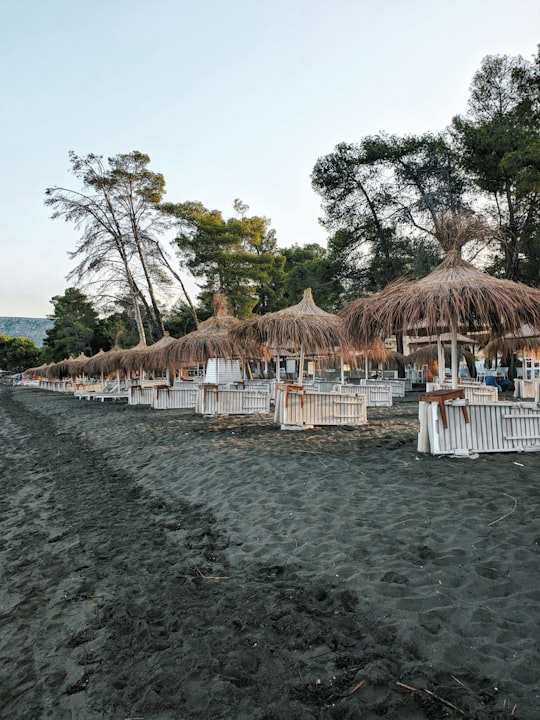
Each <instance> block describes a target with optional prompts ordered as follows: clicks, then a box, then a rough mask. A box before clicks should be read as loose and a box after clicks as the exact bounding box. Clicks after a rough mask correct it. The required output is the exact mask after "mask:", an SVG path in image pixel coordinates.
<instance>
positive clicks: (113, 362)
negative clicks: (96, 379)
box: [85, 345, 125, 376]
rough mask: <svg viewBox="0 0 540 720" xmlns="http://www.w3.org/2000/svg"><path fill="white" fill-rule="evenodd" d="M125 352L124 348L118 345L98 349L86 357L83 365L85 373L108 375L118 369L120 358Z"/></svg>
mask: <svg viewBox="0 0 540 720" xmlns="http://www.w3.org/2000/svg"><path fill="white" fill-rule="evenodd" d="M123 353H125V350H124V349H123V348H121V347H119V346H118V345H115V347H113V348H111V350H107V351H105V352H104V351H103V350H100V351H99V352H98V353H96V354H95V355H92V357H91V358H89V359H88V362H87V363H86V365H85V371H86V374H87V375H92V376H96V375H100V374H103V375H110V374H111V373H114V372H116V371H117V370H119V369H120V359H121V357H122V355H123Z"/></svg>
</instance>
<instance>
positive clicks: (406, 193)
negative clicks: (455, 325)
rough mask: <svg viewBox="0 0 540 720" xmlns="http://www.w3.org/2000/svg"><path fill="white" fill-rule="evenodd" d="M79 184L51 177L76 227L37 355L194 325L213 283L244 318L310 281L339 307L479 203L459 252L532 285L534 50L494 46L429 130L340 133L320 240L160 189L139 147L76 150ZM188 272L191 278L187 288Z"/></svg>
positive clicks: (537, 213) (429, 254) (406, 268)
mask: <svg viewBox="0 0 540 720" xmlns="http://www.w3.org/2000/svg"><path fill="white" fill-rule="evenodd" d="M70 161H71V170H72V174H73V175H74V177H75V178H76V179H77V180H78V181H79V183H80V185H81V188H80V189H79V190H72V189H69V188H61V187H51V188H48V189H47V190H46V204H47V205H48V206H50V207H51V208H52V210H53V215H52V217H53V218H62V219H64V220H65V221H67V222H69V223H72V224H74V226H75V227H76V228H77V229H78V230H80V232H81V236H80V240H79V242H78V244H77V247H76V248H75V249H74V250H73V252H72V253H71V257H72V258H73V259H74V260H76V261H77V264H76V266H75V268H74V270H73V271H72V272H71V273H70V275H69V276H68V281H72V283H73V287H70V288H68V289H67V290H66V291H65V294H64V295H63V296H56V297H54V298H53V299H52V304H53V306H54V313H53V314H52V315H51V316H50V317H51V319H52V320H53V321H54V326H53V327H52V328H51V329H50V330H49V331H48V333H47V339H46V342H45V348H44V360H45V361H57V360H60V359H62V358H64V357H66V356H67V355H70V354H71V355H73V354H78V353H79V352H84V353H86V354H92V353H95V352H97V351H98V350H99V349H100V348H102V349H108V348H109V347H111V346H113V345H115V344H121V345H123V346H124V347H125V346H128V345H133V344H136V343H137V342H139V341H143V342H153V341H156V340H158V339H159V338H160V337H162V336H163V334H164V332H166V331H168V332H170V333H171V334H172V335H174V336H179V335H183V334H185V333H187V332H189V331H190V330H193V329H195V328H196V327H197V326H198V323H199V322H200V321H201V320H204V319H205V318H206V317H208V316H209V315H210V314H211V299H212V296H213V293H214V292H216V291H219V292H221V293H223V294H225V295H226V297H227V299H228V303H229V309H230V311H231V312H232V313H234V314H235V315H237V316H238V317H240V318H245V317H249V316H250V315H252V314H262V313H266V312H270V311H273V310H278V309H280V308H283V307H286V306H288V305H291V304H294V303H296V302H298V301H299V300H300V298H301V295H302V292H303V290H304V288H306V287H311V288H312V289H313V294H314V296H315V298H316V300H317V304H318V305H319V306H320V307H322V308H324V309H326V310H329V311H335V310H337V309H339V308H340V307H342V306H343V304H344V303H345V302H346V301H347V300H349V299H351V298H353V297H358V296H362V295H365V294H369V293H372V292H376V291H378V290H380V289H382V288H383V287H385V285H387V284H388V283H389V282H391V281H393V280H395V279H396V278H398V277H400V276H403V275H410V276H413V277H420V276H423V275H425V274H427V273H428V272H429V271H430V270H432V269H433V267H434V266H435V265H436V264H437V263H438V262H439V261H440V259H441V248H440V246H439V245H438V243H437V242H436V240H435V238H436V237H437V226H438V222H439V219H440V218H441V217H443V216H444V214H445V213H447V212H448V211H459V212H471V213H475V214H477V215H481V216H482V218H483V219H484V220H485V221H487V222H488V223H489V224H490V226H491V227H492V229H493V232H492V234H491V236H490V237H489V238H488V239H487V241H486V239H485V237H483V238H482V242H478V243H477V244H476V245H474V244H472V246H471V248H470V250H469V252H470V253H472V254H473V255H474V258H475V262H476V263H477V264H482V265H483V267H484V268H485V269H486V270H488V272H490V273H492V274H494V275H496V276H498V277H505V278H509V279H512V280H520V281H522V282H525V283H528V284H530V285H535V286H536V285H538V282H539V277H540V233H539V230H540V52H539V53H538V54H537V55H536V57H534V58H533V60H532V61H526V60H524V59H523V58H521V57H507V56H488V57H486V58H485V59H484V60H483V62H482V65H481V67H480V69H479V70H478V71H477V73H476V74H475V76H474V78H473V80H472V84H471V87H470V98H469V107H468V112H467V113H466V114H465V115H463V116H456V117H454V118H453V119H452V120H451V122H450V124H449V126H448V127H447V128H446V129H445V130H444V131H443V132H438V133H427V134H423V135H419V136H405V137H399V136H395V135H387V134H384V133H381V134H379V135H376V136H370V137H366V138H364V139H362V140H361V141H359V142H358V143H345V142H343V143H339V144H338V145H337V146H336V147H335V149H334V151H333V152H331V153H330V154H328V155H326V156H323V157H321V158H319V159H318V160H317V162H316V163H315V166H314V169H313V172H312V175H311V182H312V186H313V188H314V190H315V191H316V192H317V193H318V194H319V195H320V197H321V201H322V211H323V214H322V218H321V223H322V225H323V226H324V227H325V228H326V229H327V231H328V247H327V248H323V247H321V246H320V245H317V244H308V245H304V246H300V245H294V246H293V247H290V248H280V247H279V246H278V242H277V237H276V233H275V231H274V230H273V229H272V228H271V225H270V220H269V219H268V218H265V217H261V216H250V215H249V208H248V206H247V205H245V204H243V203H242V202H241V201H240V200H238V199H237V200H235V201H234V203H233V210H234V214H233V215H232V217H226V216H224V214H223V213H222V211H220V210H210V209H208V208H206V207H205V206H204V205H203V204H202V203H201V202H199V201H183V202H165V201H164V195H165V179H164V177H163V175H162V174H161V173H157V172H154V171H152V170H150V169H149V164H150V158H149V157H148V156H147V155H145V154H143V153H141V152H139V151H134V152H131V153H128V154H120V155H117V156H115V157H112V158H108V160H107V162H105V161H104V159H103V158H102V157H100V156H98V155H93V154H90V155H87V156H85V157H80V156H77V155H76V154H75V153H71V154H70ZM186 272H189V273H190V274H191V275H192V276H193V277H194V278H195V279H196V280H197V282H198V283H199V287H200V293H199V295H198V296H197V298H191V297H190V296H189V293H188V292H187V290H186V286H185V283H184V277H185V273H186Z"/></svg>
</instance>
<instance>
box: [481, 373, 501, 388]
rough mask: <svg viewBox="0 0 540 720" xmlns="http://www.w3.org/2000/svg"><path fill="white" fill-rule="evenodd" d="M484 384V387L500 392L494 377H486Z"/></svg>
mask: <svg viewBox="0 0 540 720" xmlns="http://www.w3.org/2000/svg"><path fill="white" fill-rule="evenodd" d="M484 382H485V384H486V385H489V387H496V388H497V389H498V391H499V392H501V386H500V385H499V383H498V382H497V378H496V377H495V375H486V378H485V380H484Z"/></svg>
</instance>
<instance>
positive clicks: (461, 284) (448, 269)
mask: <svg viewBox="0 0 540 720" xmlns="http://www.w3.org/2000/svg"><path fill="white" fill-rule="evenodd" d="M487 231H488V228H487V226H486V225H485V224H484V223H483V222H482V221H480V220H478V219H477V218H474V217H472V216H469V215H465V214H463V213H449V214H446V215H444V216H443V217H442V218H440V219H439V220H438V223H437V226H436V228H435V235H436V237H437V238H438V239H439V241H440V243H441V245H442V247H443V249H444V250H445V251H446V253H447V254H446V257H445V258H444V260H443V261H442V263H441V264H440V265H439V266H438V267H437V268H435V270H433V271H432V272H431V273H430V274H429V275H427V276H426V277H424V278H422V279H421V280H416V281H407V280H399V281H397V282H395V283H392V284H391V285H389V286H388V287H387V288H385V289H384V290H383V291H382V292H381V293H379V294H378V295H376V296H373V297H372V298H368V299H367V300H365V299H363V300H362V301H361V302H360V301H356V300H355V301H353V302H352V303H349V305H347V306H346V307H345V308H343V310H342V311H341V313H340V314H341V316H342V318H343V320H344V322H345V324H346V326H347V328H348V330H349V332H350V333H351V335H352V336H353V338H355V339H356V340H359V341H362V340H363V339H365V338H370V337H372V336H373V335H374V334H379V335H381V334H382V335H383V336H388V335H391V334H392V333H394V332H399V331H402V330H403V329H405V328H408V327H411V326H413V325H416V324H418V323H423V324H424V326H425V328H426V332H427V333H429V334H435V335H439V334H440V333H442V332H446V331H449V332H450V333H451V337H452V350H453V352H452V383H453V385H454V386H457V365H458V362H457V333H458V331H459V330H462V331H463V330H464V331H468V330H471V329H473V328H478V329H482V328H484V327H486V326H487V327H490V328H491V329H492V332H493V333H494V334H496V335H502V334H504V333H505V332H509V331H517V330H518V329H519V328H520V327H521V326H522V325H523V324H524V323H530V324H532V325H540V290H537V289H535V288H531V287H528V286H527V285H523V284H521V283H516V282H512V281H510V280H500V279H497V278H494V277H492V276H491V275H488V274H487V273H484V272H481V271H480V270H477V269H476V268H475V267H474V266H473V265H471V264H470V263H468V262H466V261H465V260H464V259H463V258H462V257H461V249H462V247H463V246H464V245H465V243H466V242H468V241H470V240H473V239H481V236H482V234H484V236H486V234H487Z"/></svg>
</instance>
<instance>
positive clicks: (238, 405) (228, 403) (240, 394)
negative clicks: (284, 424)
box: [195, 385, 270, 415]
mask: <svg viewBox="0 0 540 720" xmlns="http://www.w3.org/2000/svg"><path fill="white" fill-rule="evenodd" d="M195 412H197V413H201V414H202V415H254V414H261V413H269V412H270V393H269V392H267V391H264V390H251V389H249V390H229V389H227V388H215V387H209V386H204V385H201V386H200V388H199V391H198V393H197V401H196V405H195Z"/></svg>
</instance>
